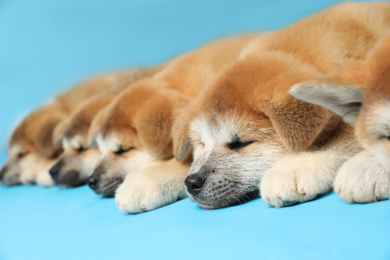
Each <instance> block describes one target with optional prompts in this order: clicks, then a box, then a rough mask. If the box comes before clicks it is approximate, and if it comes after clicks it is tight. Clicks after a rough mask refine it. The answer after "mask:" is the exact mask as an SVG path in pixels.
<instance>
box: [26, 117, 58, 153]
mask: <svg viewBox="0 0 390 260" xmlns="http://www.w3.org/2000/svg"><path fill="white" fill-rule="evenodd" d="M64 119H65V114H63V113H61V112H53V113H50V114H47V115H45V116H44V117H41V118H40V119H39V120H38V121H37V123H36V127H34V129H32V133H31V137H32V140H33V142H34V145H35V147H37V148H38V150H39V151H40V152H41V153H42V154H43V155H44V156H45V157H47V158H53V157H56V156H57V155H58V154H59V153H60V152H61V150H62V146H59V147H58V146H57V147H55V146H54V144H53V134H54V130H55V129H56V127H57V125H58V124H59V123H60V122H61V121H62V120H64Z"/></svg>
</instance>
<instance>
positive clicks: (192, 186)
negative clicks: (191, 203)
mask: <svg viewBox="0 0 390 260" xmlns="http://www.w3.org/2000/svg"><path fill="white" fill-rule="evenodd" d="M204 182H205V179H204V178H202V177H200V176H199V175H197V174H192V175H190V176H188V177H187V178H186V180H185V181H184V183H185V184H186V186H187V191H188V192H189V193H190V194H191V195H194V196H196V195H198V194H199V192H200V191H201V190H202V187H203V184H204Z"/></svg>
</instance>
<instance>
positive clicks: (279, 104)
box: [175, 2, 390, 209]
mask: <svg viewBox="0 0 390 260" xmlns="http://www.w3.org/2000/svg"><path fill="white" fill-rule="evenodd" d="M389 28H390V3H386V2H379V3H344V4H341V5H338V6H336V7H333V8H330V9H328V10H325V11H323V12H321V13H318V14H316V15H313V16H311V17H308V18H306V19H303V20H302V21H300V22H298V23H296V24H294V25H292V26H290V27H288V28H286V29H283V30H280V31H277V32H274V33H269V34H266V35H262V36H259V37H258V38H257V39H255V40H254V41H252V42H251V43H249V44H248V46H247V47H246V48H245V49H244V50H243V52H242V54H241V55H240V58H238V59H237V60H236V61H234V62H233V63H232V64H230V66H228V67H227V68H226V69H224V71H222V72H221V73H220V75H219V76H218V78H217V79H216V80H215V81H214V83H213V84H212V86H211V90H210V91H209V93H208V98H203V97H201V99H203V103H202V104H201V105H199V104H198V105H197V106H198V107H200V111H199V113H198V114H197V116H196V117H195V119H194V120H193V121H192V122H191V124H190V133H189V137H190V140H191V143H192V146H193V149H194V162H193V163H192V165H191V169H190V171H189V175H188V177H187V179H186V186H187V191H188V193H189V196H190V198H191V199H192V200H194V201H196V202H198V204H199V205H200V206H202V207H204V208H209V209H211V208H219V207H225V206H229V205H233V204H237V203H241V202H243V201H245V200H248V199H250V198H252V197H253V196H258V192H259V190H260V193H261V197H262V198H263V200H264V201H265V202H266V203H268V204H270V205H272V206H275V207H282V206H286V205H291V204H295V203H300V202H305V201H308V200H312V199H314V198H315V197H316V196H317V195H318V194H322V193H326V192H329V191H330V190H332V187H333V181H334V178H335V176H336V171H337V170H338V168H339V167H340V166H341V165H342V163H343V162H344V161H345V160H347V159H348V158H350V157H351V156H353V155H354V154H355V153H357V152H358V151H359V150H360V146H359V145H358V143H357V141H356V140H355V137H354V129H353V127H351V126H350V125H348V124H347V123H345V122H344V121H343V120H342V119H341V118H340V117H339V116H337V115H334V114H333V113H331V112H329V111H328V110H326V109H324V108H322V107H319V106H316V105H312V104H308V103H304V102H301V101H299V100H296V99H294V98H292V97H291V96H290V95H289V93H288V91H289V90H290V88H291V87H292V86H293V85H295V84H297V83H299V82H301V81H304V80H307V79H311V78H318V77H321V76H323V75H326V74H328V73H329V72H330V71H331V70H334V69H337V68H339V67H340V66H342V65H344V64H347V63H349V62H355V61H357V60H362V59H364V58H365V56H366V55H367V53H368V52H369V50H371V48H372V47H373V45H374V44H375V42H376V41H377V40H378V38H379V37H380V36H381V35H383V34H384V32H385V31H387V30H388V29H389ZM182 123H183V124H186V123H188V122H184V120H183V122H182ZM181 128H182V129H185V127H181ZM179 136H185V133H181V134H179ZM182 140H186V138H182ZM180 146H185V142H182V143H181V144H180V143H179V148H177V149H175V150H177V151H180V150H181V148H180Z"/></svg>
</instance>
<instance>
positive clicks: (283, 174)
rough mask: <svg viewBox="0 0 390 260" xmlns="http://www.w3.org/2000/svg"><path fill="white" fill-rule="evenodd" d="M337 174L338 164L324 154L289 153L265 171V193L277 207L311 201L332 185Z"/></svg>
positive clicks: (262, 189)
mask: <svg viewBox="0 0 390 260" xmlns="http://www.w3.org/2000/svg"><path fill="white" fill-rule="evenodd" d="M334 176H335V170H334V168H332V167H329V162H325V161H323V160H321V158H318V159H317V160H316V157H315V156H303V155H301V156H289V157H287V158H285V159H282V160H281V161H279V162H278V163H277V164H275V165H274V167H272V168H271V169H270V170H269V171H268V172H267V173H266V174H265V175H264V177H263V179H262V181H261V183H260V193H261V197H262V198H263V200H264V201H265V202H266V203H267V204H269V205H271V206H273V207H277V208H279V207H283V206H290V205H294V204H297V203H302V202H306V201H310V200H313V199H315V198H316V197H317V195H319V194H323V193H326V192H328V191H330V190H331V189H332V183H333V179H334Z"/></svg>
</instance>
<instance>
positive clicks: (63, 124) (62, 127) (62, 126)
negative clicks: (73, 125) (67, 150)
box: [53, 117, 70, 150]
mask: <svg viewBox="0 0 390 260" xmlns="http://www.w3.org/2000/svg"><path fill="white" fill-rule="evenodd" d="M69 122H70V118H69V117H65V118H64V119H62V120H61V121H60V122H59V123H58V124H57V125H56V127H55V128H54V131H53V145H54V149H56V150H58V149H61V148H62V139H63V138H64V136H65V132H66V129H67V128H68V125H69Z"/></svg>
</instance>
